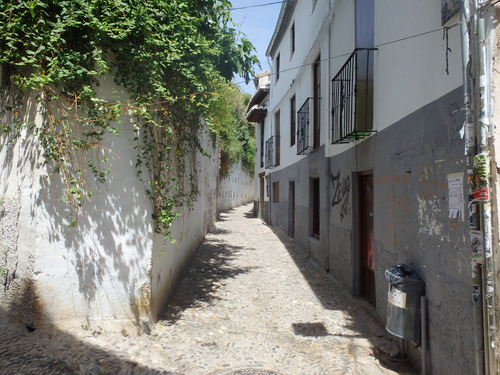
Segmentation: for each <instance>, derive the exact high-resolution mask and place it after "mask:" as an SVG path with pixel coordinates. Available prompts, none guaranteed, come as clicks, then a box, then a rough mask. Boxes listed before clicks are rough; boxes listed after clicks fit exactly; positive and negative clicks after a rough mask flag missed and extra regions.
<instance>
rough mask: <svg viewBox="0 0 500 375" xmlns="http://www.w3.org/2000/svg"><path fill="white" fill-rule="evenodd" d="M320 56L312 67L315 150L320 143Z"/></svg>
mask: <svg viewBox="0 0 500 375" xmlns="http://www.w3.org/2000/svg"><path fill="white" fill-rule="evenodd" d="M320 61H321V56H318V58H317V59H316V61H315V62H314V65H313V106H314V110H313V148H314V149H317V148H318V147H319V143H320V132H321V100H320V99H321V64H320Z"/></svg>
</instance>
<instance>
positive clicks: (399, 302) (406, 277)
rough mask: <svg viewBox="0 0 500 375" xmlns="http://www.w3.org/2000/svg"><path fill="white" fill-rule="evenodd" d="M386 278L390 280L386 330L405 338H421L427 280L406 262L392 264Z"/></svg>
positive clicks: (416, 339) (386, 272) (415, 339)
mask: <svg viewBox="0 0 500 375" xmlns="http://www.w3.org/2000/svg"><path fill="white" fill-rule="evenodd" d="M385 278H386V279H387V280H388V281H389V291H388V296H387V325H386V330H387V331H388V332H389V333H391V334H393V335H394V336H396V337H400V338H402V339H405V340H413V341H418V340H420V297H421V296H423V295H424V292H425V282H424V281H423V280H422V279H420V278H419V277H418V276H417V274H416V273H415V271H414V270H413V268H412V267H410V266H408V265H406V264H397V265H395V266H392V267H391V268H389V269H388V270H386V271H385Z"/></svg>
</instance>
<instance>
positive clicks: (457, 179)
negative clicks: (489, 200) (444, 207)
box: [447, 172, 465, 220]
mask: <svg viewBox="0 0 500 375" xmlns="http://www.w3.org/2000/svg"><path fill="white" fill-rule="evenodd" d="M447 177H448V202H449V205H450V213H449V215H448V217H449V218H452V219H460V220H464V207H465V206H464V186H463V181H464V174H463V172H459V173H452V174H449V175H448V176H447Z"/></svg>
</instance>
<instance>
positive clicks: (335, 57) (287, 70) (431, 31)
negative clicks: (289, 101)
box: [236, 0, 500, 85]
mask: <svg viewBox="0 0 500 375" xmlns="http://www.w3.org/2000/svg"><path fill="white" fill-rule="evenodd" d="M499 1H500V0H499ZM458 25H459V24H458V23H455V24H453V25H451V26H448V27H446V29H447V30H449V29H451V28H453V27H455V26H458ZM443 30H444V28H442V27H441V28H439V29H434V30H429V31H425V32H422V33H418V34H414V35H410V36H407V37H404V38H399V39H394V40H391V41H388V42H385V43H379V44H377V45H375V46H374V48H379V47H383V46H387V45H390V44H394V43H399V42H403V41H405V40H409V39H413V38H418V37H421V36H424V35H428V34H432V33H436V32H438V31H439V32H443ZM351 54H352V51H351V52H346V53H342V54H340V55H336V56H332V57H329V58H326V59H321V60H320V62H326V61H330V60H334V59H338V58H341V57H346V56H350V55H351ZM313 64H314V63H306V64H301V65H297V66H294V67H291V68H287V69H283V70H280V72H279V73H280V74H281V73H285V72H289V71H292V70H296V69H301V68H303V67H306V66H309V65H313ZM275 74H276V73H271V74H270V75H275ZM244 83H245V81H241V82H236V84H238V85H240V84H244Z"/></svg>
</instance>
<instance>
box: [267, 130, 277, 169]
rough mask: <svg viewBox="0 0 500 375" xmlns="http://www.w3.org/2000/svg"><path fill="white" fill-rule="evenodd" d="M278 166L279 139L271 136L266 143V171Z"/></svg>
mask: <svg viewBox="0 0 500 375" xmlns="http://www.w3.org/2000/svg"><path fill="white" fill-rule="evenodd" d="M278 165H280V149H279V137H277V136H272V137H271V138H269V139H268V140H267V141H266V165H265V167H266V169H270V168H274V167H276V166H278Z"/></svg>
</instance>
